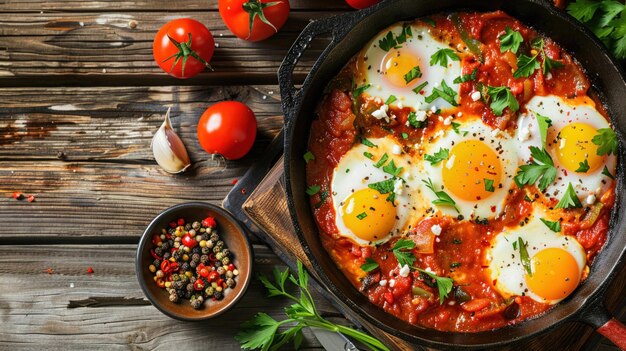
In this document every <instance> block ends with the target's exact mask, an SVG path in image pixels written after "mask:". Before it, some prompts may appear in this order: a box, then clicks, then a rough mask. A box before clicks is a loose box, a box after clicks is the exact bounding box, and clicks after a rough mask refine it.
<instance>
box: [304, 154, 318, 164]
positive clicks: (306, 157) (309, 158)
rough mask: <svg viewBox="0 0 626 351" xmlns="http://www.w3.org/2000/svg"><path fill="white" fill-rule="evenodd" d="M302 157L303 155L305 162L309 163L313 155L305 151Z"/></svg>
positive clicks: (313, 157) (313, 158)
mask: <svg viewBox="0 0 626 351" xmlns="http://www.w3.org/2000/svg"><path fill="white" fill-rule="evenodd" d="M303 157H304V162H306V163H309V161H313V160H315V155H313V153H312V152H311V151H307V152H306V153H305V154H304V156H303Z"/></svg>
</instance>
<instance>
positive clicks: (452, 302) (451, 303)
mask: <svg viewBox="0 0 626 351" xmlns="http://www.w3.org/2000/svg"><path fill="white" fill-rule="evenodd" d="M455 304H456V301H454V300H452V301H448V306H454V305H455Z"/></svg>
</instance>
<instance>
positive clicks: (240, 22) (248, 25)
mask: <svg viewBox="0 0 626 351" xmlns="http://www.w3.org/2000/svg"><path fill="white" fill-rule="evenodd" d="M218 7H219V10H220V16H222V20H224V23H225V24H226V26H227V27H228V29H230V31H231V32H233V34H235V35H236V36H237V37H239V38H241V39H244V40H249V41H259V40H264V39H267V38H269V37H271V36H272V35H274V34H276V33H277V32H278V30H279V29H280V28H281V27H282V26H283V25H284V24H285V22H286V21H287V17H289V1H288V0H280V1H276V0H219V1H218Z"/></svg>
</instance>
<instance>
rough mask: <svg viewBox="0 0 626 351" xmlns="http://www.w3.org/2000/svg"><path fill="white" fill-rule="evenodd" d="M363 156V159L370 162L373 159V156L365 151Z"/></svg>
mask: <svg viewBox="0 0 626 351" xmlns="http://www.w3.org/2000/svg"><path fill="white" fill-rule="evenodd" d="M363 156H365V157H367V158H369V159H370V160H373V159H374V155H373V154H372V153H371V152H367V151H365V152H364V153H363Z"/></svg>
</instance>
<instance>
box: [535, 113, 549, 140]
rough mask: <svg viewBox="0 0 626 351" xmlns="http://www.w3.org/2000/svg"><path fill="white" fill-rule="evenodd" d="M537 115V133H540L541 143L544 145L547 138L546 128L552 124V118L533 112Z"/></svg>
mask: <svg viewBox="0 0 626 351" xmlns="http://www.w3.org/2000/svg"><path fill="white" fill-rule="evenodd" d="M534 114H535V116H537V124H538V125H539V134H540V135H541V144H542V145H543V147H544V148H545V147H546V140H547V139H548V128H550V127H551V126H552V120H551V119H550V118H548V117H546V116H543V115H540V114H539V113H537V112H534Z"/></svg>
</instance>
